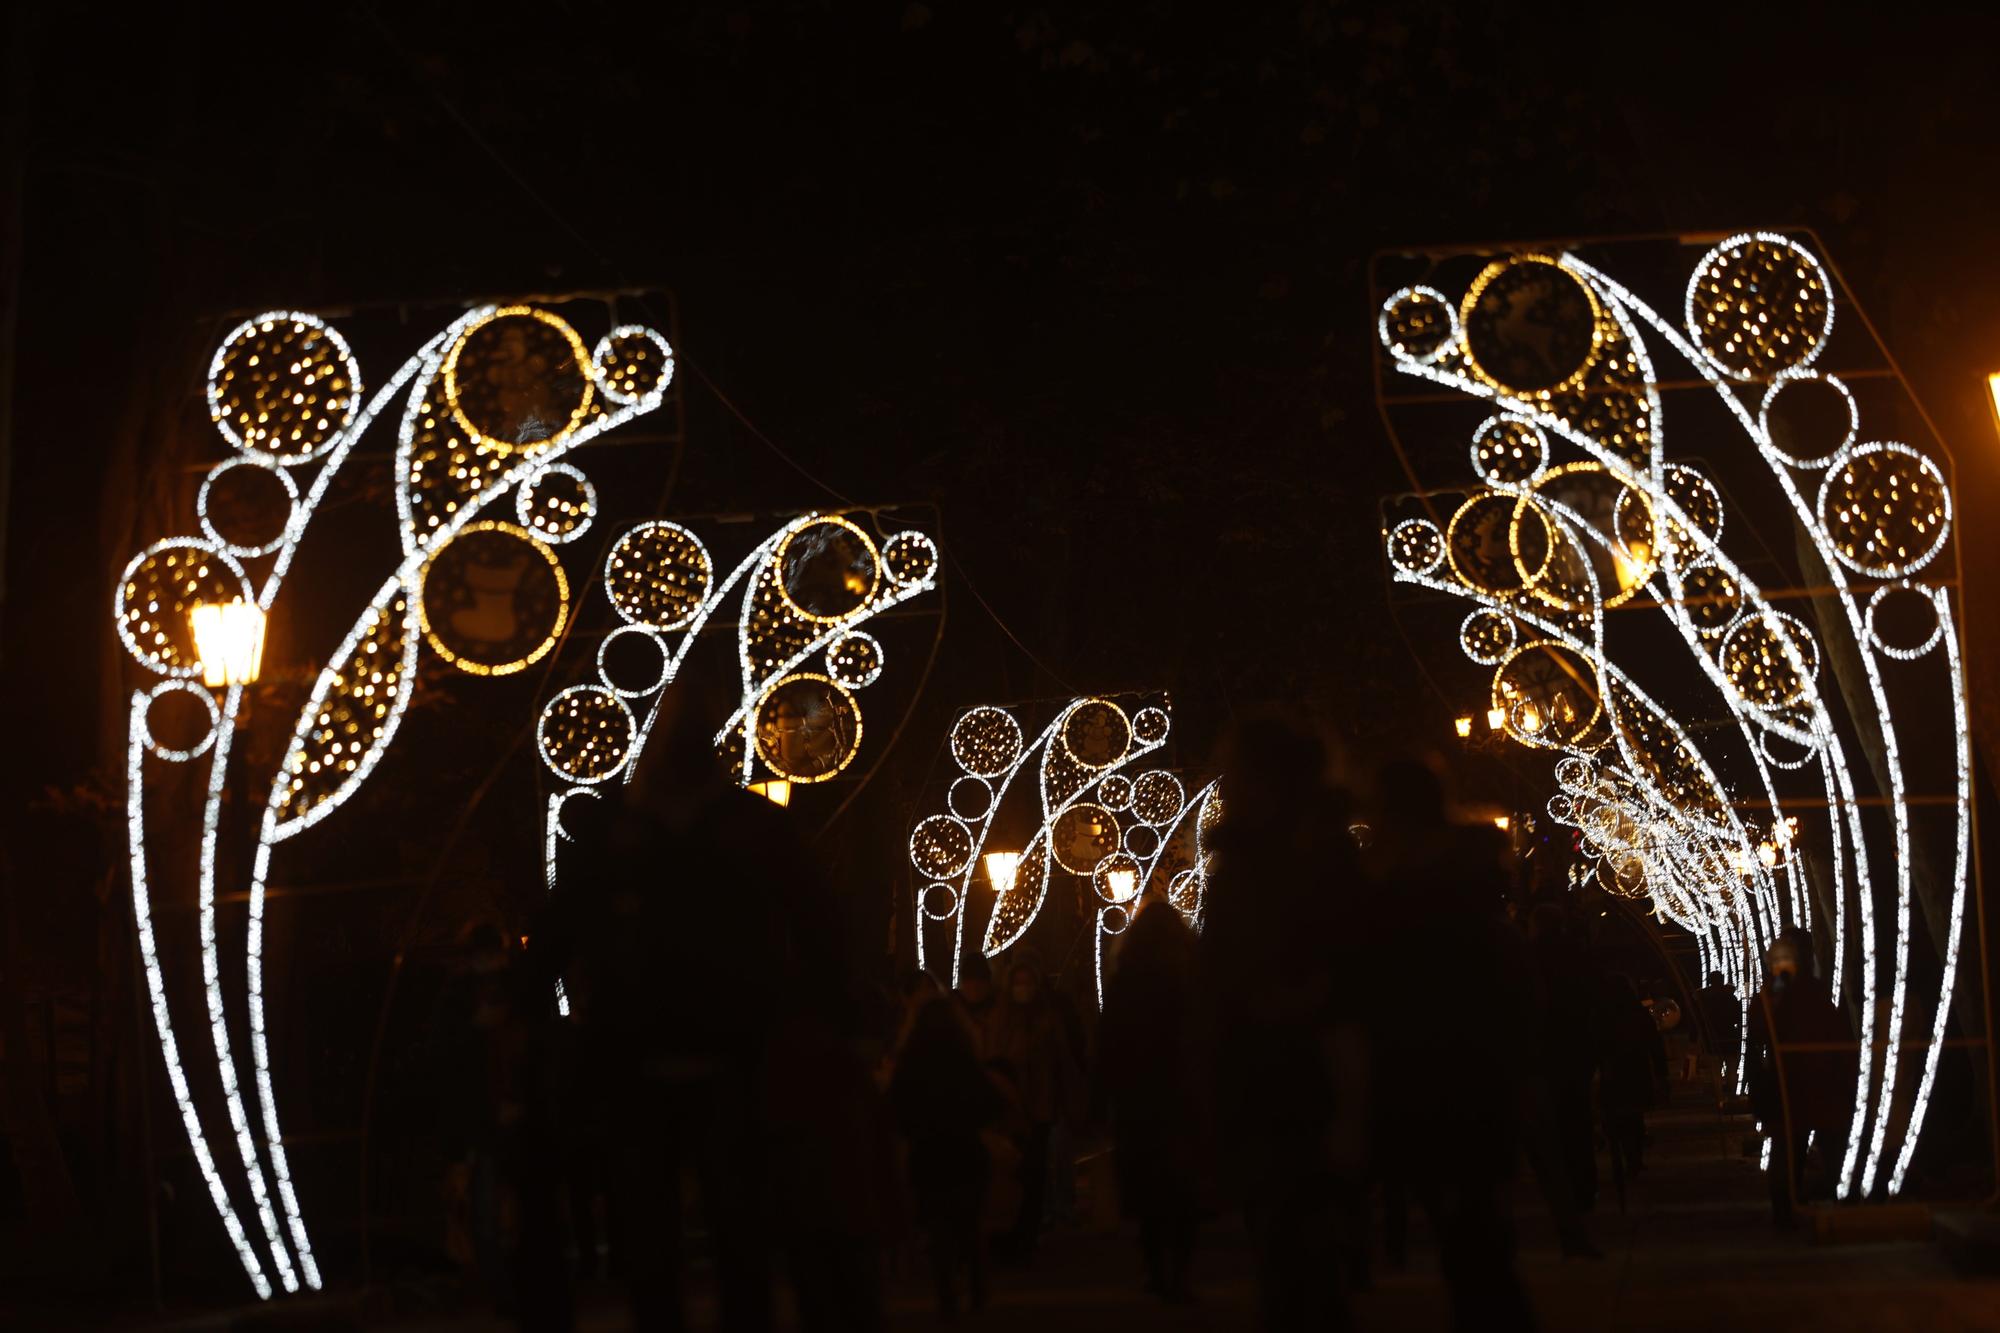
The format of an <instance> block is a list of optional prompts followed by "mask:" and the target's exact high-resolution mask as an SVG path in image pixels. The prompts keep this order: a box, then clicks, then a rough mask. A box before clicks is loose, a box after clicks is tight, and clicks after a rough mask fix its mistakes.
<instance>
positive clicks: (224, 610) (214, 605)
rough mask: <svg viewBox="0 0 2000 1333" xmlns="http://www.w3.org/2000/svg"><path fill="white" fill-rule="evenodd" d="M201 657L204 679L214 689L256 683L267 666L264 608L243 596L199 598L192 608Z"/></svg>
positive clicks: (191, 624)
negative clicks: (223, 600) (221, 600)
mask: <svg viewBox="0 0 2000 1333" xmlns="http://www.w3.org/2000/svg"><path fill="white" fill-rule="evenodd" d="M188 628H189V629H190V630H191V631H193V633H194V647H195V652H196V653H197V654H198V655H199V656H200V658H201V679H202V683H203V684H204V685H207V686H208V687H209V688H210V689H223V688H226V687H229V686H233V685H254V684H256V682H257V676H258V674H259V673H260V672H261V671H262V670H263V666H264V608H262V607H261V606H258V605H257V604H256V603H255V602H246V601H244V600H243V599H242V598H241V597H235V598H231V599H230V600H229V601H226V602H196V603H195V604H194V606H192V607H190V608H189V609H188Z"/></svg>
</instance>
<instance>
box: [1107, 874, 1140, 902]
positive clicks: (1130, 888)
mask: <svg viewBox="0 0 2000 1333" xmlns="http://www.w3.org/2000/svg"><path fill="white" fill-rule="evenodd" d="M1104 883H1105V887H1106V888H1108V889H1110V890H1111V901H1112V902H1114V903H1124V902H1130V901H1131V900H1132V895H1133V894H1135V893H1137V892H1138V891H1139V872H1138V871H1136V870H1131V869H1127V868H1125V867H1123V866H1120V867H1118V868H1116V869H1113V870H1109V871H1106V872H1105V875H1104Z"/></svg>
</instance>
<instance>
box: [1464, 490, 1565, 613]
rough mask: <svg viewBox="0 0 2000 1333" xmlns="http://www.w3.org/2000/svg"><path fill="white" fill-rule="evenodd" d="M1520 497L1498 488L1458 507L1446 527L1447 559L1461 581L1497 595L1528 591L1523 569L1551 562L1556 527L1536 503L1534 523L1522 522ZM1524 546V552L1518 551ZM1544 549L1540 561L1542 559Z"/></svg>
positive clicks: (1531, 506) (1537, 574)
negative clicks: (1518, 513) (1517, 510)
mask: <svg viewBox="0 0 2000 1333" xmlns="http://www.w3.org/2000/svg"><path fill="white" fill-rule="evenodd" d="M1518 499H1519V497H1516V496H1514V495H1508V494H1500V493H1497V492H1493V491H1486V492H1482V493H1481V494H1478V495H1475V496H1473V497H1472V498H1471V499H1469V500H1467V501H1466V502H1465V503H1464V504H1462V505H1460V506H1459V507H1458V511H1457V512H1456V513H1454V514H1453V515H1452V516H1451V523H1450V524H1449V526H1447V527H1446V529H1445V557H1446V559H1448V560H1449V561H1450V562H1451V572H1452V573H1453V574H1455V575H1456V576H1457V577H1458V581H1459V582H1460V583H1463V584H1465V586H1467V587H1468V588H1475V589H1477V590H1479V591H1480V592H1483V593H1486V594H1488V595H1489V596H1493V597H1510V596H1512V595H1513V594H1515V593H1517V592H1520V591H1521V590H1522V581H1521V574H1520V570H1521V569H1523V568H1526V569H1529V570H1532V571H1534V574H1535V577H1536V578H1539V577H1541V570H1542V568H1543V567H1544V566H1546V564H1547V563H1548V551H1549V548H1550V546H1551V545H1552V544H1553V542H1552V530H1551V529H1550V527H1549V523H1548V519H1547V517H1546V516H1545V515H1544V514H1543V513H1542V511H1541V507H1540V506H1539V505H1535V504H1532V503H1530V504H1529V506H1528V512H1529V513H1531V514H1533V515H1534V516H1535V519H1536V520H1537V521H1536V522H1535V523H1533V524H1529V523H1521V522H1517V520H1516V517H1515V506H1516V504H1517V502H1518ZM1517 548H1518V554H1517ZM1537 553H1539V557H1540V558H1539V560H1538V559H1537V558H1536V556H1537Z"/></svg>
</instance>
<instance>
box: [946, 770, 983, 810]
mask: <svg viewBox="0 0 2000 1333" xmlns="http://www.w3.org/2000/svg"><path fill="white" fill-rule="evenodd" d="M945 804H946V805H948V806H950V807H951V812H952V813H953V814H955V815H957V816H958V817H959V818H960V819H984V818H985V817H986V812H987V811H989V810H991V809H992V808H993V788H992V787H991V786H989V785H988V784H987V781H986V779H985V778H975V777H970V776H967V777H962V778H960V779H958V781H956V782H954V783H952V784H951V791H950V793H949V794H948V795H947V796H946V798H945Z"/></svg>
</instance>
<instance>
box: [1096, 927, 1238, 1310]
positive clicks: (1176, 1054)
mask: <svg viewBox="0 0 2000 1333" xmlns="http://www.w3.org/2000/svg"><path fill="white" fill-rule="evenodd" d="M1200 1009H1201V996H1200V993H1199V991H1198V990H1197V988H1196V984H1195V938H1194V932H1193V931H1192V930H1190V929H1189V928H1188V925H1187V922H1186V921H1185V920H1184V919H1182V917H1181V914H1180V913H1179V912H1178V911H1176V910H1175V909H1174V908H1173V906H1172V905H1171V904H1169V903H1167V902H1166V901H1164V900H1162V899H1154V900H1152V901H1151V902H1150V903H1149V904H1148V905H1147V906H1146V907H1145V908H1144V910H1142V911H1141V912H1140V913H1139V917H1138V920H1136V921H1135V922H1133V924H1132V927H1131V929H1130V930H1129V931H1127V932H1126V935H1125V938H1124V939H1123V941H1122V942H1121V944H1120V947H1119V950H1118V956H1117V970H1116V971H1115V972H1114V973H1113V974H1112V977H1111V982H1110V985H1109V986H1108V987H1107V988H1106V991H1105V996H1104V1018H1103V1021H1102V1023H1101V1025H1100V1026H1099V1029H1098V1044H1099V1050H1100V1056H1099V1066H1098V1070H1099V1084H1100V1088H1101V1090H1102V1101H1103V1106H1104V1110H1105V1112H1106V1114H1107V1115H1108V1117H1109V1119H1110V1124H1111V1139H1112V1144H1113V1146H1114V1154H1113V1158H1112V1162H1113V1166H1114V1168H1115V1169H1116V1172H1117V1177H1118V1199H1119V1203H1120V1204H1121V1205H1122V1207H1123V1209H1124V1211H1125V1213H1126V1215H1127V1216H1129V1217H1131V1218H1132V1219H1133V1220H1135V1221H1136V1222H1137V1223H1138V1224H1139V1245H1140V1250H1141V1253H1142V1254H1143V1256H1144V1259H1145V1264H1146V1289H1147V1290H1148V1291H1150V1292H1152V1293H1154V1294H1155V1295H1157V1296H1159V1297H1160V1298H1161V1299H1162V1300H1167V1301H1173V1302H1186V1301H1190V1300H1192V1299H1193V1290H1192V1288H1191V1286H1190V1284H1189V1280H1188V1270H1189V1267H1190V1265H1191V1264H1192V1262H1193V1258H1194V1244H1195V1233H1196V1231H1197V1229H1198V1227H1199V1225H1200V1221H1201V1212H1202V1203H1203V1199H1204V1196H1205V1195H1206V1193H1207V1192H1208V1188H1209V1177H1210V1175H1211V1174H1212V1167H1211V1165H1210V1160H1209V1159H1210V1154H1211V1152H1212V1149H1213V1144H1212V1141H1211V1139H1210V1134H1209V1129H1210V1124H1209V1122H1210V1114H1209V1100H1210V1099H1209V1095H1208V1092H1209V1089H1208V1087H1207V1079H1206V1073H1207V1067H1206V1051H1205V1036H1206V1027H1207V1025H1206V1023H1205V1022H1204V1020H1203V1017H1202V1014H1201V1012H1200Z"/></svg>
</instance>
